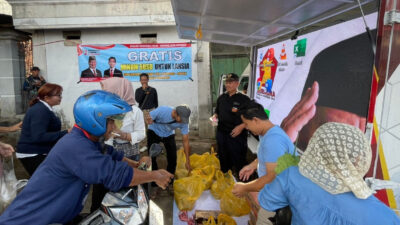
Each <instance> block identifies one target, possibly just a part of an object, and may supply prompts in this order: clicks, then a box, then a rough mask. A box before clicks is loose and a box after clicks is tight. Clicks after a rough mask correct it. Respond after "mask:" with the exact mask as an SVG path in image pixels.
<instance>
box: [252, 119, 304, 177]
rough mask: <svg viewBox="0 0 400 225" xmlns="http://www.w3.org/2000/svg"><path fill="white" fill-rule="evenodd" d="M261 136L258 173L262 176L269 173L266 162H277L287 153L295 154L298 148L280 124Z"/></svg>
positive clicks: (258, 152)
mask: <svg viewBox="0 0 400 225" xmlns="http://www.w3.org/2000/svg"><path fill="white" fill-rule="evenodd" d="M259 137H260V144H259V145H258V151H257V158H258V166H257V173H258V176H259V177H262V176H265V175H266V174H267V168H266V167H265V163H275V162H276V161H277V160H278V158H279V157H281V156H282V155H284V154H285V153H290V154H293V152H296V148H295V147H294V145H293V143H292V141H291V140H290V139H289V137H288V136H287V134H286V133H285V131H283V130H282V128H280V127H279V126H274V127H272V128H271V129H269V130H268V131H267V133H266V134H264V135H260V136H259ZM296 155H297V152H296Z"/></svg>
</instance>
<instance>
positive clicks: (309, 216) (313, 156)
mask: <svg viewBox="0 0 400 225" xmlns="http://www.w3.org/2000/svg"><path fill="white" fill-rule="evenodd" d="M370 164H371V148H370V145H369V142H368V140H367V138H366V137H365V136H364V134H363V133H362V132H361V131H360V130H359V129H358V128H356V127H354V126H350V125H347V124H342V123H333V122H332V123H325V124H324V125H322V126H320V127H319V128H318V129H317V131H316V132H315V133H314V134H313V136H312V138H311V139H310V142H309V144H308V146H307V149H306V151H305V153H304V154H303V155H302V156H301V159H300V163H299V165H298V166H292V167H289V168H288V169H286V170H284V171H283V172H282V173H281V174H279V175H278V176H277V177H276V178H275V180H274V181H273V182H272V183H270V184H267V185H265V187H264V188H263V189H262V191H261V192H260V194H259V197H258V199H259V202H260V205H261V207H262V208H261V210H260V212H259V214H258V220H257V224H270V222H269V220H268V218H266V217H264V216H263V215H264V212H265V211H267V210H268V211H276V210H278V209H280V208H283V207H286V206H290V208H291V211H292V223H291V224H292V225H297V224H307V225H314V224H315V225H317V224H318V225H321V224H324V225H337V224H341V225H377V224H385V225H393V224H400V219H399V218H398V217H397V216H396V214H395V213H394V212H393V211H392V210H391V209H390V208H388V207H387V206H386V205H384V204H383V203H382V202H380V201H379V200H378V199H377V198H375V197H374V196H373V195H372V194H373V191H372V190H371V189H369V188H368V186H367V184H366V183H365V181H364V180H363V177H364V176H365V174H366V173H367V172H368V170H369V167H370Z"/></svg>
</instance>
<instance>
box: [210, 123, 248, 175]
mask: <svg viewBox="0 0 400 225" xmlns="http://www.w3.org/2000/svg"><path fill="white" fill-rule="evenodd" d="M217 145H218V158H219V161H220V164H221V170H222V172H224V173H226V172H228V170H233V168H235V170H233V171H232V172H236V173H239V171H240V170H241V169H242V168H243V167H244V166H246V165H247V160H246V154H247V134H246V133H241V134H240V135H239V136H237V137H235V138H233V137H232V136H231V135H230V134H229V133H225V132H222V131H219V130H218V131H217Z"/></svg>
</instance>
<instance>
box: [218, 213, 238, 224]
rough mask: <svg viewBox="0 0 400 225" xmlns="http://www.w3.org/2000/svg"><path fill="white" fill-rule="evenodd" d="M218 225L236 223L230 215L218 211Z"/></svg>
mask: <svg viewBox="0 0 400 225" xmlns="http://www.w3.org/2000/svg"><path fill="white" fill-rule="evenodd" d="M218 225H236V221H235V220H234V219H233V218H232V217H230V216H228V215H226V214H224V213H220V214H219V215H218Z"/></svg>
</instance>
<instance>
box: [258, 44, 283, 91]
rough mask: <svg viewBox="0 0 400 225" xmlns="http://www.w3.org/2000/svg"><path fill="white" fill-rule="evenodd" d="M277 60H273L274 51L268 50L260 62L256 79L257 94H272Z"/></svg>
mask: <svg viewBox="0 0 400 225" xmlns="http://www.w3.org/2000/svg"><path fill="white" fill-rule="evenodd" d="M277 67H278V60H276V58H275V53H274V49H273V48H270V49H268V51H267V53H265V55H264V57H263V59H262V60H261V62H260V77H259V78H258V79H257V92H267V93H272V84H273V83H274V79H275V73H276V68H277Z"/></svg>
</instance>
